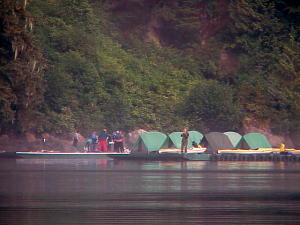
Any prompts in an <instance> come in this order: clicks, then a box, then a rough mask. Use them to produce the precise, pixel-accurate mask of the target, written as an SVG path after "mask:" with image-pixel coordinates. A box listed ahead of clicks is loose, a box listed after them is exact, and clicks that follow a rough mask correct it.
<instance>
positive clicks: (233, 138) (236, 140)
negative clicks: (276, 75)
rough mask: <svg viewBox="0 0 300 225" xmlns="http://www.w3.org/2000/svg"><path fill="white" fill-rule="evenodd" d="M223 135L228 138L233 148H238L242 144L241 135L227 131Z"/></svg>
mask: <svg viewBox="0 0 300 225" xmlns="http://www.w3.org/2000/svg"><path fill="white" fill-rule="evenodd" d="M224 134H225V135H227V136H228V138H229V140H230V142H231V144H232V145H233V147H234V148H240V146H241V142H242V135H240V134H239V133H236V132H233V131H228V132H225V133H224Z"/></svg>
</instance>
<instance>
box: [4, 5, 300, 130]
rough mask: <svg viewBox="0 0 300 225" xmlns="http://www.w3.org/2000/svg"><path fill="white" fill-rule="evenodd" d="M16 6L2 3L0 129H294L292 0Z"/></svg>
mask: <svg viewBox="0 0 300 225" xmlns="http://www.w3.org/2000/svg"><path fill="white" fill-rule="evenodd" d="M21 3H22V4H23V3H24V2H21ZM21 3H18V1H7V0H2V1H1V6H2V7H1V9H0V10H1V11H0V12H1V14H0V21H1V23H2V24H4V26H2V27H0V41H1V46H0V59H1V61H0V74H1V77H0V93H1V95H0V123H1V126H2V127H5V129H14V128H15V127H18V128H20V130H21V131H23V132H24V131H26V129H27V130H28V129H32V130H34V131H36V132H40V133H41V132H45V131H47V132H52V133H56V134H60V135H63V134H66V133H67V132H70V131H73V130H74V129H80V130H81V132H82V133H84V134H88V133H89V132H91V131H92V130H100V129H102V128H104V127H106V128H108V129H110V130H116V129H123V130H126V131H128V130H132V129H135V128H147V129H155V130H162V131H166V132H169V131H174V130H179V129H181V128H182V127H183V126H186V125H188V124H189V125H190V128H194V129H198V130H201V131H203V130H220V131H223V130H229V129H231V130H239V129H241V122H242V120H243V117H244V116H248V117H254V118H256V119H258V120H261V121H266V120H268V121H270V122H273V123H274V124H276V126H277V125H278V126H279V127H282V126H285V127H286V129H281V130H284V132H287V131H288V130H298V129H300V120H299V118H300V117H299V112H300V110H299V109H300V104H299V102H300V94H299V93H300V74H299V68H300V61H299V59H300V57H299V52H300V51H299V50H300V46H299V23H298V22H299V21H297V18H296V16H297V10H298V7H299V4H297V3H287V2H284V1H280V0H276V1H271V0H231V1H221V0H213V1H209V0H197V1H194V0H174V1H165V0H153V1H152V0H110V1H104V0H101V1H96V0H35V1H29V3H30V4H29V5H27V8H26V10H25V8H24V7H23V6H22V5H20V4H21ZM16 4H19V5H20V10H19V11H18V10H15V14H14V13H13V12H14V10H13V9H14V7H15V6H16ZM27 10H28V11H27ZM24 27H25V28H24ZM2 43H3V44H2ZM16 49H18V53H17V55H19V53H20V49H22V53H21V55H19V56H18V57H17V58H15V54H16ZM24 49H26V51H25V50H24ZM44 58H45V59H46V60H47V64H48V67H47V69H46V70H45V73H44V76H42V75H43V71H44V69H45V61H44ZM42 100H43V101H42ZM12 103H13V104H12ZM15 105H18V106H19V107H20V108H18V109H20V110H18V112H17V113H16V111H15V110H13V108H14V107H11V106H15ZM21 117H22V119H18V120H19V121H21V122H22V123H20V122H18V123H17V125H16V123H14V124H12V121H16V120H17V118H21ZM33 118H35V120H33Z"/></svg>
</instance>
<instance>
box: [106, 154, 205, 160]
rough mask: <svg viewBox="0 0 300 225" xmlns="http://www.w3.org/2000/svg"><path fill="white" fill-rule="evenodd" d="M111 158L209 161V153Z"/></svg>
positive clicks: (112, 156) (115, 157) (114, 156)
mask: <svg viewBox="0 0 300 225" xmlns="http://www.w3.org/2000/svg"><path fill="white" fill-rule="evenodd" d="M109 157H111V158H113V159H126V160H152V161H210V160H211V155H209V154H203V153H185V154H180V153H166V152H165V153H131V154H127V155H110V156H109Z"/></svg>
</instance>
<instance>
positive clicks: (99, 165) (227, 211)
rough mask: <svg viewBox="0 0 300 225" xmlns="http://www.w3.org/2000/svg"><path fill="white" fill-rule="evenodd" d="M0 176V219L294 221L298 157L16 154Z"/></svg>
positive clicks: (44, 221) (68, 221)
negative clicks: (222, 158)
mask: <svg viewBox="0 0 300 225" xmlns="http://www.w3.org/2000/svg"><path fill="white" fill-rule="evenodd" d="M0 180H1V186H0V197H1V201H0V218H1V220H0V221H1V224H25V225H26V224H88V223H90V224H111V223H115V224H116V223H117V224H119V223H126V224H199V223H205V224H210V223H211V224H215V223H217V224H226V223H230V224H231V223H238V224H262V223H263V224H278V223H279V224H286V223H288V224H298V223H299V220H300V216H299V215H300V213H299V210H300V204H299V203H300V191H299V188H298V187H299V186H300V164H299V163H287V162H278V163H273V162H140V161H136V162H135V161H116V160H101V159H95V160H92V159H82V160H76V159H72V160H71V159H62V160H54V159H48V160H42V159H32V160H31V159H18V160H4V161H1V164H0ZM16 215H18V216H16ZM2 221H3V222H2Z"/></svg>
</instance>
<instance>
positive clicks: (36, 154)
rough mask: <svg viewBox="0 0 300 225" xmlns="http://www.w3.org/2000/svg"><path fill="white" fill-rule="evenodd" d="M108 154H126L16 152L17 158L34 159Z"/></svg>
mask: <svg viewBox="0 0 300 225" xmlns="http://www.w3.org/2000/svg"><path fill="white" fill-rule="evenodd" d="M110 155H128V153H117V152H108V153H107V152H16V156H17V158H24V159H27V158H30V159H32V158H36V159H109V156H110Z"/></svg>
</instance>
